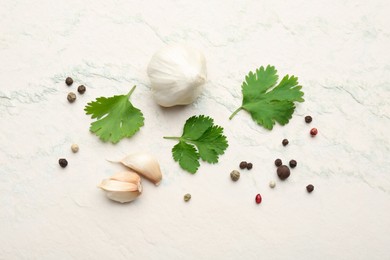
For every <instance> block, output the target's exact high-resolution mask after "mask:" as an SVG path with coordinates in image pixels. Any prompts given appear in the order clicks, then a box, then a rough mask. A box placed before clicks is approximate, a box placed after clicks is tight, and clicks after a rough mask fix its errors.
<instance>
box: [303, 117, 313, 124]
mask: <svg viewBox="0 0 390 260" xmlns="http://www.w3.org/2000/svg"><path fill="white" fill-rule="evenodd" d="M311 121H313V118H311V116H305V122H306V123H311Z"/></svg>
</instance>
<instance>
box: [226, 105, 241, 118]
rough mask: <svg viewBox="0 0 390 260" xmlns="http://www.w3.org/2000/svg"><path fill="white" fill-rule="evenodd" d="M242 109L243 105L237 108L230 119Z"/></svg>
mask: <svg viewBox="0 0 390 260" xmlns="http://www.w3.org/2000/svg"><path fill="white" fill-rule="evenodd" d="M242 109H243V107H239V108H237V109H236V110H235V111H234V112H233V114H232V115H231V116H230V117H229V120H232V118H233V117H234V116H235V115H236V114H237V113H238V112H240V111H241V110H242Z"/></svg>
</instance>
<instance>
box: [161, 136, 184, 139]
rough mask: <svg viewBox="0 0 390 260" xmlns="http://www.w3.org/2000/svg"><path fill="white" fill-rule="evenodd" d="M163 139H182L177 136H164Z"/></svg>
mask: <svg viewBox="0 0 390 260" xmlns="http://www.w3.org/2000/svg"><path fill="white" fill-rule="evenodd" d="M163 138H164V139H170V140H180V137H176V136H164V137H163Z"/></svg>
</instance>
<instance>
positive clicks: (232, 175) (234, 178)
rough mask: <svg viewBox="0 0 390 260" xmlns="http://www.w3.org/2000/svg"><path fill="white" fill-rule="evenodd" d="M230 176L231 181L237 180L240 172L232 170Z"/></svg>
mask: <svg viewBox="0 0 390 260" xmlns="http://www.w3.org/2000/svg"><path fill="white" fill-rule="evenodd" d="M230 178H232V180H233V181H238V179H239V178H240V172H239V171H237V170H234V171H232V172H231V173H230Z"/></svg>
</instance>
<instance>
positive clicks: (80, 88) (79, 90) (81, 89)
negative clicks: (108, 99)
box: [77, 85, 87, 95]
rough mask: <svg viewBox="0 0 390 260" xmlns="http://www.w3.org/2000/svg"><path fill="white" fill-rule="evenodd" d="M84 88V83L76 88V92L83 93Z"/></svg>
mask: <svg viewBox="0 0 390 260" xmlns="http://www.w3.org/2000/svg"><path fill="white" fill-rule="evenodd" d="M85 90H87V89H86V88H85V86H84V85H80V86H79V87H78V88H77V92H79V93H80V94H81V95H82V94H84V92H85Z"/></svg>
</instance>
